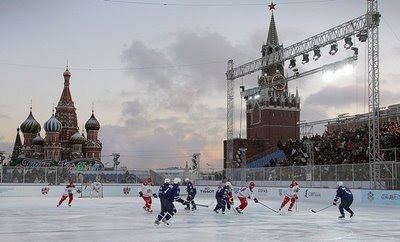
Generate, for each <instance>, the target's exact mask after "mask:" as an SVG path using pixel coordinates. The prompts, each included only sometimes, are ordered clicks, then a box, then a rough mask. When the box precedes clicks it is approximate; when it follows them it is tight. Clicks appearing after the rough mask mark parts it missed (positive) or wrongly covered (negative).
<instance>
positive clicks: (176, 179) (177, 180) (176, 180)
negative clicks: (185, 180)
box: [174, 177, 182, 184]
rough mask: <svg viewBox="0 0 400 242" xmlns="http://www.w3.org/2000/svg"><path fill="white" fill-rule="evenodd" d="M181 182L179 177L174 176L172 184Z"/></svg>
mask: <svg viewBox="0 0 400 242" xmlns="http://www.w3.org/2000/svg"><path fill="white" fill-rule="evenodd" d="M181 182H182V180H181V178H179V177H176V178H174V184H179V183H181Z"/></svg>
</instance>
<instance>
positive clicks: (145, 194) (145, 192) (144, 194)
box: [139, 177, 157, 213]
mask: <svg viewBox="0 0 400 242" xmlns="http://www.w3.org/2000/svg"><path fill="white" fill-rule="evenodd" d="M151 183H152V181H151V178H150V177H149V178H147V180H145V181H144V182H143V184H142V185H141V186H140V188H139V196H140V197H141V198H143V200H144V203H145V205H144V206H143V209H144V210H146V211H147V212H149V213H151V212H153V210H152V209H151V204H152V203H153V201H152V198H151V197H152V196H153V197H154V198H157V194H156V193H155V192H153V190H152V189H151V187H150V185H151Z"/></svg>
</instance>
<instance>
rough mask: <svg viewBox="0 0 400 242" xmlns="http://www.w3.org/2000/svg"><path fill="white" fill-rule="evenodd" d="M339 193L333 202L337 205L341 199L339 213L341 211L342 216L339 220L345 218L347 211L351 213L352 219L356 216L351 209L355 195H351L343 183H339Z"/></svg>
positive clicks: (337, 192)
mask: <svg viewBox="0 0 400 242" xmlns="http://www.w3.org/2000/svg"><path fill="white" fill-rule="evenodd" d="M337 186H338V188H337V191H336V197H335V199H334V200H333V205H335V206H336V205H337V203H338V200H339V198H340V204H339V211H340V216H339V218H345V215H344V210H346V211H347V212H348V213H350V218H351V217H353V216H354V212H353V211H352V210H351V209H350V206H351V204H352V203H353V194H352V193H351V191H350V189H348V188H347V187H345V186H343V182H341V181H340V182H338V183H337Z"/></svg>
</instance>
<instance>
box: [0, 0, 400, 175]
mask: <svg viewBox="0 0 400 242" xmlns="http://www.w3.org/2000/svg"><path fill="white" fill-rule="evenodd" d="M134 2H136V3H134ZM140 2H141V3H142V4H137V3H140ZM160 2H162V3H167V4H166V5H165V4H158V3H160ZM274 2H275V3H276V4H277V6H276V11H275V12H274V14H275V21H276V25H277V30H278V35H279V41H280V42H281V43H282V44H283V45H284V46H288V45H291V44H294V43H296V42H298V41H301V40H303V39H305V38H307V37H310V36H312V35H315V34H317V33H319V32H322V31H324V30H326V29H328V28H331V27H333V26H336V25H338V24H341V23H344V22H346V21H348V20H350V19H353V18H355V17H358V16H361V15H363V14H364V13H365V12H366V0H332V1H323V0H322V1H315V0H314V1H312V0H311V1H310V0H308V1H307V0H306V1H304V0H298V1H297V0H282V1H278V0H277V1H274ZM232 3H233V4H232ZM243 3H246V4H245V5H243ZM249 3H250V4H249ZM253 3H254V4H253ZM269 3H270V2H269V1H260V0H253V1H235V0H218V1H215V0H214V1H212V0H203V1H200V0H199V1H195V0H185V1H183V0H174V1H173V0H164V1H144V0H143V1H130V0H126V1H103V0H68V1H67V0H66V1H61V0H37V1H30V0H1V1H0V33H1V38H0V47H1V48H0V73H1V75H0V84H1V86H0V88H1V89H0V90H1V95H0V150H5V151H10V150H11V149H12V143H13V142H14V139H15V134H16V128H17V127H18V126H19V125H20V124H21V123H22V122H23V121H24V120H25V119H26V117H27V116H28V113H29V105H30V102H31V100H32V103H33V114H34V116H35V118H36V119H37V120H38V121H39V122H40V123H41V124H42V125H43V123H44V122H45V121H46V120H47V119H49V118H50V116H51V110H52V105H53V103H55V104H57V102H58V100H59V97H60V95H61V92H62V88H63V77H62V73H63V71H64V69H65V66H66V64H67V62H68V64H69V67H70V70H71V73H72V77H71V92H72V95H73V100H74V102H75V106H76V108H77V114H78V122H79V126H80V127H82V126H83V125H84V123H85V122H86V120H87V119H88V118H89V117H90V114H91V108H92V103H94V107H95V114H96V117H97V118H98V120H99V121H100V123H101V125H102V126H101V129H100V139H101V141H102V143H103V152H102V155H103V156H104V161H105V163H106V165H109V166H111V165H110V163H109V160H110V157H107V156H109V155H110V154H111V153H113V152H119V153H120V154H121V158H120V159H121V161H122V164H123V165H125V166H128V167H129V168H159V167H169V166H184V164H185V161H187V160H190V156H191V154H193V153H195V152H199V153H201V162H202V163H201V167H203V168H220V167H222V166H223V164H222V159H223V148H222V141H223V140H224V139H225V138H226V80H225V72H226V62H227V60H229V59H233V60H234V62H235V65H240V64H243V63H245V62H247V61H251V60H253V59H256V58H259V57H260V55H261V54H260V49H261V45H262V43H263V41H265V40H266V35H267V30H268V27H269V21H270V17H271V12H270V11H269V10H268V8H267V6H266V5H267V4H269ZM199 4H200V5H202V4H203V5H202V6H198V5H199ZM213 4H218V6H210V5H213ZM231 4H232V5H231ZM264 4H265V5H264ZM379 4H380V5H379V10H380V12H381V14H382V16H383V19H382V20H381V27H380V68H381V69H380V70H381V72H380V77H381V79H380V88H381V106H387V105H390V104H395V103H400V95H398V94H397V92H396V89H397V88H399V87H400V84H399V83H398V80H399V77H400V70H399V68H398V65H399V64H400V63H399V62H400V59H399V58H398V56H399V55H400V25H398V24H397V23H399V22H400V16H399V14H398V9H400V1H397V0H381V1H380V2H379ZM354 42H355V45H356V46H357V47H359V49H360V55H359V60H358V61H357V62H356V63H355V65H354V73H353V74H351V75H347V76H341V77H337V78H334V80H330V81H326V80H323V78H322V74H321V73H320V74H315V75H313V76H310V77H307V78H302V79H298V80H295V81H293V82H290V83H289V88H290V90H291V91H292V92H295V89H296V88H298V90H299V94H300V97H301V103H302V105H301V109H302V110H301V120H307V121H314V120H320V119H326V118H333V117H336V116H337V115H338V114H341V113H350V114H356V113H363V112H364V111H367V109H366V107H367V106H366V101H367V95H366V78H365V77H366V71H365V67H366V60H365V50H366V49H365V48H366V45H365V44H364V43H359V42H358V41H356V40H354ZM342 46H343V43H339V52H338V54H337V55H335V56H329V54H328V53H327V52H328V51H329V49H327V48H325V49H323V50H322V57H321V59H320V60H319V61H317V62H314V61H312V62H310V63H309V64H307V65H304V66H303V65H299V69H300V71H305V70H309V69H312V68H316V67H319V66H321V65H324V64H327V63H330V62H332V61H337V60H341V59H343V58H345V57H348V56H350V55H351V54H352V53H350V52H349V51H346V50H344V49H343V48H342ZM299 62H300V61H298V63H299ZM287 64H288V63H287ZM286 71H287V74H290V72H289V70H288V69H287V68H286ZM256 75H257V74H253V75H250V76H246V77H244V78H240V79H237V80H236V89H237V90H236V94H235V95H236V97H237V98H236V99H235V102H236V103H235V105H236V112H235V123H236V131H235V134H236V135H238V132H239V119H240V98H239V86H240V85H242V84H243V85H245V86H246V88H251V87H254V86H255V85H256ZM243 122H245V120H243ZM243 127H245V123H244V124H242V134H243V135H245V130H244V129H243ZM42 132H43V131H42ZM42 136H44V133H42Z"/></svg>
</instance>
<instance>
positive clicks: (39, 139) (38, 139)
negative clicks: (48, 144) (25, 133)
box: [32, 133, 45, 145]
mask: <svg viewBox="0 0 400 242" xmlns="http://www.w3.org/2000/svg"><path fill="white" fill-rule="evenodd" d="M44 142H45V141H44V139H43V138H42V136H40V134H39V133H38V134H37V135H36V137H35V138H34V139H33V140H32V143H33V145H43V144H44Z"/></svg>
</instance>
